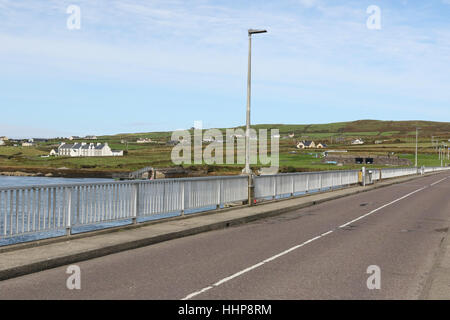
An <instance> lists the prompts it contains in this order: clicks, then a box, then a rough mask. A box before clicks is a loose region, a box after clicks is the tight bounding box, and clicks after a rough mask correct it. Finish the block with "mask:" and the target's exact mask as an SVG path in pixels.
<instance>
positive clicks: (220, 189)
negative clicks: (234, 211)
mask: <svg viewBox="0 0 450 320" xmlns="http://www.w3.org/2000/svg"><path fill="white" fill-rule="evenodd" d="M221 196H222V179H219V180H217V205H216V209H220V201H221V200H222V199H221Z"/></svg>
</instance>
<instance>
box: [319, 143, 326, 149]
mask: <svg viewBox="0 0 450 320" xmlns="http://www.w3.org/2000/svg"><path fill="white" fill-rule="evenodd" d="M316 148H317V149H326V148H328V146H327V145H326V144H325V143H321V142H319V143H318V144H317V145H316Z"/></svg>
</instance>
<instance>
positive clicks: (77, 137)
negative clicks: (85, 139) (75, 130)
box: [69, 136, 81, 141]
mask: <svg viewBox="0 0 450 320" xmlns="http://www.w3.org/2000/svg"><path fill="white" fill-rule="evenodd" d="M78 139H81V138H80V137H79V136H71V137H69V140H70V141H72V140H78Z"/></svg>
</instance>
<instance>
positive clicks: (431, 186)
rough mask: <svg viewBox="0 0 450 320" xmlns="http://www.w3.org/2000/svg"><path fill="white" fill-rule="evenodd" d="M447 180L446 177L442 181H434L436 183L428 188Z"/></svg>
mask: <svg viewBox="0 0 450 320" xmlns="http://www.w3.org/2000/svg"><path fill="white" fill-rule="evenodd" d="M447 178H448V177H445V178H444V179H441V180H439V181H436V182H434V183H432V184H430V186H431V187H432V186H434V185H436V184H438V183H441V182H442V181H444V180H445V179H447Z"/></svg>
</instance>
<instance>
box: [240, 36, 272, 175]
mask: <svg viewBox="0 0 450 320" xmlns="http://www.w3.org/2000/svg"><path fill="white" fill-rule="evenodd" d="M265 32H267V30H254V29H249V30H248V71H247V124H246V131H245V168H244V170H242V173H244V174H248V175H251V174H252V170H251V169H250V98H251V85H252V84H251V79H252V34H256V33H265Z"/></svg>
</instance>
